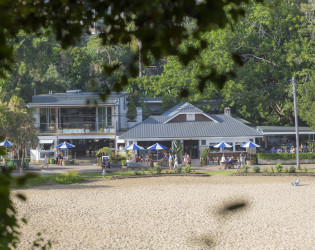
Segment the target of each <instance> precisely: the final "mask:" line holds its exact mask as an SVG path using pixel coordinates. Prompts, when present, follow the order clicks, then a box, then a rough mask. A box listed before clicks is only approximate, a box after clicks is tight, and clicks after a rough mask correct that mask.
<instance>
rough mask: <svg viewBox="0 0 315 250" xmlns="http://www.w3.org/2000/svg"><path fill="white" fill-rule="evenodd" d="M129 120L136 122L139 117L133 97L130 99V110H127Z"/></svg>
mask: <svg viewBox="0 0 315 250" xmlns="http://www.w3.org/2000/svg"><path fill="white" fill-rule="evenodd" d="M127 118H128V121H130V122H134V121H136V118H137V107H136V103H135V101H134V100H133V98H131V99H130V101H129V103H128V112H127Z"/></svg>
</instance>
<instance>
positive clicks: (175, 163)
mask: <svg viewBox="0 0 315 250" xmlns="http://www.w3.org/2000/svg"><path fill="white" fill-rule="evenodd" d="M176 168H178V157H177V155H176V154H175V159H174V169H176Z"/></svg>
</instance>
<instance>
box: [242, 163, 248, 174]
mask: <svg viewBox="0 0 315 250" xmlns="http://www.w3.org/2000/svg"><path fill="white" fill-rule="evenodd" d="M248 169H249V166H247V165H243V166H242V170H243V173H248Z"/></svg>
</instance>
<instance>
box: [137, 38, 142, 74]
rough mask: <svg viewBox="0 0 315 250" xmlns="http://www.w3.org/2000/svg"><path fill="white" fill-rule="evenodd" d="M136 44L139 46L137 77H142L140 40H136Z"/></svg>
mask: <svg viewBox="0 0 315 250" xmlns="http://www.w3.org/2000/svg"><path fill="white" fill-rule="evenodd" d="M137 41H138V46H139V77H142V54H141V53H142V51H141V50H142V42H141V41H140V40H138V39H137Z"/></svg>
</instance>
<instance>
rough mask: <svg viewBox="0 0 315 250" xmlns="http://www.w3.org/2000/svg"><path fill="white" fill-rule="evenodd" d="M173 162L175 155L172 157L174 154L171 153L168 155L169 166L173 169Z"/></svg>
mask: <svg viewBox="0 0 315 250" xmlns="http://www.w3.org/2000/svg"><path fill="white" fill-rule="evenodd" d="M172 162H173V157H172V154H171V153H169V156H168V167H169V168H170V169H172Z"/></svg>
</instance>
